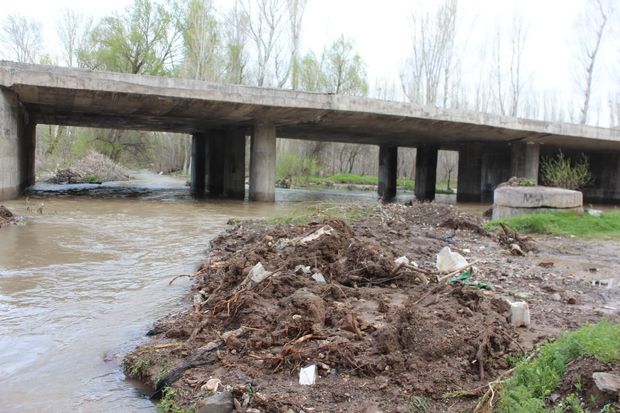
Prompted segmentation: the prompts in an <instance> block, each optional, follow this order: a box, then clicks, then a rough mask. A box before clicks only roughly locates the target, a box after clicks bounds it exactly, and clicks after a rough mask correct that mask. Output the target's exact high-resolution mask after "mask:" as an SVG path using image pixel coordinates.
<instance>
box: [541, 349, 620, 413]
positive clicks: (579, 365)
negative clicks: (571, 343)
mask: <svg viewBox="0 0 620 413" xmlns="http://www.w3.org/2000/svg"><path fill="white" fill-rule="evenodd" d="M595 372H603V373H611V374H615V375H619V374H620V362H617V361H616V362H612V363H603V362H601V361H599V360H597V359H596V358H594V357H580V358H578V359H576V360H574V361H573V362H572V363H571V364H570V365H569V366H568V368H567V369H566V371H565V372H564V376H563V378H562V385H561V387H560V388H559V389H558V391H557V392H555V393H554V394H553V395H552V396H551V398H550V399H551V400H549V404H550V405H557V404H558V403H560V402H561V400H563V399H564V398H565V397H566V396H569V395H571V394H573V395H576V396H577V397H579V400H580V401H581V406H582V407H583V408H585V409H587V410H588V411H592V412H600V411H605V410H603V409H604V408H605V406H609V407H607V408H608V409H609V408H610V407H613V408H614V409H615V410H607V411H618V410H619V409H620V401H619V400H618V395H617V394H610V393H606V392H602V391H600V390H599V389H598V387H597V386H596V384H595V383H594V380H593V379H592V374H593V373H595Z"/></svg>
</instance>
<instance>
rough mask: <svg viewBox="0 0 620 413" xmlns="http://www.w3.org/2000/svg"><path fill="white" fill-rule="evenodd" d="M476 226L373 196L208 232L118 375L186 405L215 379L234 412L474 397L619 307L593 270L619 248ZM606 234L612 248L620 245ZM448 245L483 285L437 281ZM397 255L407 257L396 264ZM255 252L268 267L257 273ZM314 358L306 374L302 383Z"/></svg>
mask: <svg viewBox="0 0 620 413" xmlns="http://www.w3.org/2000/svg"><path fill="white" fill-rule="evenodd" d="M482 224H483V220H482V218H479V217H475V216H472V215H469V214H466V213H462V212H460V211H459V210H458V209H457V208H455V207H453V206H447V205H440V204H432V203H431V204H428V203H422V204H419V203H418V204H413V205H412V206H404V205H388V206H383V207H378V208H376V209H373V210H371V211H369V213H368V216H367V217H365V218H363V219H361V220H359V221H356V222H355V223H353V224H351V225H348V224H346V223H345V222H343V221H340V220H333V219H328V220H325V221H322V222H311V223H308V224H305V225H275V226H269V225H266V224H264V223H260V222H242V223H240V224H238V225H236V226H234V227H233V228H231V229H229V230H228V231H226V232H225V233H223V234H222V235H220V236H219V237H217V238H216V239H214V240H213V241H212V243H211V249H210V252H209V255H208V258H207V260H206V262H205V263H204V264H203V265H202V266H201V267H200V268H199V270H198V271H197V272H196V273H195V274H191V276H193V277H194V278H195V284H194V288H193V292H192V296H191V297H190V298H191V302H190V303H188V305H187V309H186V310H184V311H182V312H180V313H178V314H174V315H171V316H169V317H167V318H165V319H163V320H160V321H159V322H157V323H156V324H155V325H154V327H153V329H152V330H151V331H150V332H149V334H150V335H152V336H154V337H155V340H153V342H152V343H149V344H147V345H144V346H142V347H140V348H138V349H136V350H135V351H134V352H132V353H130V354H129V355H127V357H126V358H125V362H124V368H125V372H126V374H127V375H128V376H129V377H131V378H135V379H138V380H140V381H142V382H144V383H146V384H147V385H149V386H151V387H152V388H153V389H154V394H155V396H157V397H160V396H161V395H162V390H163V389H164V388H166V387H171V388H173V389H175V391H174V396H173V398H174V400H175V402H176V403H177V404H178V405H179V406H186V407H187V406H194V405H196V404H198V405H199V404H200V401H201V400H202V399H204V398H205V397H207V396H209V395H210V394H211V393H210V391H209V390H207V389H206V388H205V387H203V386H204V385H205V384H206V383H207V381H208V380H209V379H212V378H217V379H219V380H220V381H221V384H220V386H219V390H220V391H221V390H223V389H227V390H230V391H232V394H233V397H234V399H235V409H236V411H241V412H244V411H264V412H287V413H288V412H289V411H292V412H300V411H306V412H307V411H315V412H379V411H380V412H418V411H429V412H460V411H464V410H467V409H471V408H472V407H473V406H474V405H475V404H476V399H475V398H471V397H470V398H467V397H459V395H462V394H464V393H468V394H473V395H481V394H482V393H484V391H485V390H486V388H487V387H486V383H487V382H488V381H490V380H492V379H493V378H494V377H497V376H498V375H499V374H501V373H502V372H503V371H505V370H507V369H508V368H510V363H509V360H510V355H514V354H521V353H522V352H523V351H524V350H525V349H528V348H530V347H531V346H533V345H535V344H536V343H539V342H541V341H545V340H550V339H552V338H554V337H556V336H557V335H558V334H559V333H560V332H561V331H562V330H565V329H572V328H576V327H578V326H580V325H582V324H584V323H586V322H595V321H597V320H599V319H601V318H602V317H608V318H611V319H614V318H617V317H618V308H619V307H620V306H619V305H618V303H620V299H619V298H620V292H619V291H618V290H617V289H604V288H601V287H598V286H593V285H592V283H591V282H590V280H589V279H588V277H589V278H591V277H592V276H593V275H595V276H597V277H599V278H609V277H605V275H606V271H608V270H609V271H615V272H616V273H617V270H619V269H620V263H619V262H617V258H616V257H615V255H612V256H613V257H614V258H613V259H609V258H608V259H607V260H606V261H605V262H596V261H593V262H590V261H589V259H588V254H587V251H588V248H590V247H589V246H588V243H589V242H588V241H579V240H575V239H569V240H567V239H542V240H531V239H527V240H523V239H521V238H519V237H518V236H517V235H516V234H510V235H511V236H512V237H513V240H512V241H511V243H513V244H514V242H521V241H524V242H525V241H527V246H526V245H525V244H524V245H523V246H522V248H521V252H523V253H524V254H525V255H523V256H522V255H520V254H515V251H514V248H511V246H510V245H507V244H506V240H505V239H503V238H502V237H501V236H497V235H495V234H489V233H488V232H487V231H485V230H484V229H483V227H482ZM504 236H506V234H504ZM515 236H516V238H517V239H516V240H515V239H514V237H515ZM513 241H514V242H513ZM605 245H607V247H606V248H607V251H608V252H610V253H613V251H614V250H615V251H617V248H618V246H619V245H618V244H617V243H613V242H610V243H606V244H605ZM444 246H450V248H451V249H452V251H454V252H459V253H460V254H462V255H463V256H465V257H466V258H467V260H468V261H469V262H470V263H474V264H473V265H474V267H475V271H474V278H473V279H472V280H475V281H480V282H484V283H487V284H490V285H491V286H492V287H491V288H492V289H491V290H484V289H478V288H476V287H472V286H467V285H461V284H458V283H455V284H451V283H449V282H447V278H446V277H445V276H443V275H441V277H443V278H442V279H441V280H440V281H439V282H437V278H438V277H439V276H440V275H439V274H438V272H437V269H436V267H435V258H436V255H437V253H438V252H439V251H440V250H441V249H442V248H443V247H444ZM526 247H527V248H526ZM535 251H537V252H535ZM573 253H575V256H573V255H571V254H573ZM599 253H600V254H601V256H600V257H599V258H602V256H603V255H605V254H604V253H603V252H602V250H599ZM402 256H406V257H408V259H409V260H410V261H412V262H411V263H410V264H409V265H397V264H396V263H395V260H396V259H397V258H399V257H402ZM567 257H572V258H571V259H567ZM607 257H609V255H607ZM580 260H581V261H580ZM543 262H544V265H539V264H542V263H543ZM258 263H261V264H262V265H263V266H264V268H265V270H266V271H267V273H266V274H260V272H258V275H257V273H256V271H255V270H252V268H253V267H254V266H256V265H257V264H258ZM592 268H597V270H596V271H597V272H596V273H593V272H592V271H591V269H592ZM318 273H320V274H321V275H322V276H323V278H324V280H325V282H320V281H316V280H315V279H316V278H318V279H320V277H319V276H317V274H318ZM611 273H612V272H610V274H611ZM252 275H254V276H255V277H254V280H252V279H250V277H251V276H252ZM313 276H314V277H315V278H313ZM261 278H264V279H262V280H261ZM507 300H509V301H523V300H525V301H527V302H528V303H529V308H530V312H531V318H532V324H531V326H530V327H529V328H515V327H513V326H511V325H510V322H509V321H510V305H509V303H508V301H507ZM310 365H315V366H316V367H317V371H318V377H317V379H316V383H315V384H314V385H311V386H305V385H300V384H299V373H300V369H301V368H304V367H307V366H310ZM167 394H168V395H170V394H172V393H170V392H168V393H167ZM252 409H258V410H252Z"/></svg>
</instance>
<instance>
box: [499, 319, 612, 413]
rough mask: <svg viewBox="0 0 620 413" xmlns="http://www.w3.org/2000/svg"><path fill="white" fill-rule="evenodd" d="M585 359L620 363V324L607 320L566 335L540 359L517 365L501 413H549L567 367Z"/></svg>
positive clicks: (504, 393)
mask: <svg viewBox="0 0 620 413" xmlns="http://www.w3.org/2000/svg"><path fill="white" fill-rule="evenodd" d="M582 356H594V357H596V358H597V359H599V360H600V361H602V362H609V361H612V360H618V359H620V324H614V323H611V322H609V321H606V320H603V321H601V322H599V323H597V324H593V325H590V324H588V325H585V326H583V327H582V328H580V329H579V330H577V331H574V332H571V333H566V334H564V335H562V336H561V337H560V338H558V339H557V340H555V341H553V342H551V343H548V344H545V345H543V346H542V347H541V348H540V354H539V356H538V357H536V358H535V359H532V360H525V361H522V362H520V363H518V364H517V367H516V368H515V372H514V374H513V376H512V377H511V378H510V379H508V380H507V381H506V383H505V385H504V387H503V389H502V391H501V401H500V404H499V406H498V407H499V409H498V411H499V412H500V413H504V412H505V413H543V412H548V410H547V409H546V407H545V400H546V399H547V398H548V397H549V395H550V394H551V393H552V392H553V391H554V390H555V389H557V388H558V386H559V385H560V384H561V382H562V375H563V374H564V371H565V370H566V366H567V364H568V363H570V362H571V361H572V360H574V359H576V358H578V357H582Z"/></svg>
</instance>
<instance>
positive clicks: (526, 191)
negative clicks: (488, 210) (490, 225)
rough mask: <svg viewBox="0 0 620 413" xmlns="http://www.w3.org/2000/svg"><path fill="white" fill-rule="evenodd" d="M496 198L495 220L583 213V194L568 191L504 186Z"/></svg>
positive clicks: (539, 187) (500, 188) (496, 191)
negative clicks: (533, 215)
mask: <svg viewBox="0 0 620 413" xmlns="http://www.w3.org/2000/svg"><path fill="white" fill-rule="evenodd" d="M494 198H495V202H494V203H493V219H502V218H508V217H513V216H518V215H525V214H533V213H543V212H559V211H573V212H583V195H582V193H581V192H579V191H571V190H568V189H561V188H550V187H544V186H504V187H499V188H497V189H496V190H495V195H494Z"/></svg>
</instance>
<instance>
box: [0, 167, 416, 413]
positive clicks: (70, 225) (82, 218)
mask: <svg viewBox="0 0 620 413" xmlns="http://www.w3.org/2000/svg"><path fill="white" fill-rule="evenodd" d="M276 196H277V200H278V202H276V203H275V204H261V203H248V202H243V201H223V200H201V201H196V200H193V199H191V197H190V196H189V194H188V188H187V187H186V186H185V182H184V180H182V179H180V178H174V177H167V176H156V175H153V174H149V173H146V172H143V173H139V174H137V175H136V180H134V181H131V182H113V183H107V184H104V185H78V184H76V185H51V184H45V183H38V184H37V185H36V187H35V190H34V191H33V192H32V193H31V194H30V196H29V198H28V199H26V198H24V199H20V200H15V201H9V202H5V203H4V205H5V206H6V207H7V208H9V209H10V210H11V211H13V212H14V213H15V214H17V215H20V216H23V217H24V219H23V221H22V222H21V223H20V224H19V225H14V226H9V227H6V228H3V229H2V230H1V231H0V400H1V401H2V411H3V412H10V413H13V412H15V413H16V412H40V411H46V412H67V411H80V412H100V411H155V407H154V405H153V403H152V402H151V401H150V400H148V399H147V398H146V397H144V396H142V395H140V393H139V391H138V390H137V389H136V387H135V386H133V385H132V383H129V382H127V381H126V380H125V378H124V375H123V374H122V371H121V369H120V368H119V360H120V358H121V355H123V354H125V353H126V352H127V351H129V350H131V349H132V348H134V347H135V346H136V345H137V344H139V343H140V342H142V341H144V340H145V337H144V334H145V332H146V331H147V330H148V329H149V328H150V326H151V324H152V323H153V322H154V321H155V320H157V319H158V318H161V317H162V316H164V315H166V314H168V313H170V312H174V311H176V310H178V309H179V303H180V301H179V297H181V296H183V294H184V293H185V292H186V291H187V289H188V287H189V285H190V281H188V280H187V279H180V280H178V281H176V282H175V283H174V284H173V285H172V286H168V281H169V280H170V279H171V278H172V277H173V276H174V275H177V274H184V273H191V272H193V271H194V270H195V269H196V266H197V265H198V264H199V261H200V259H201V258H202V257H203V256H204V255H203V251H205V249H206V248H208V245H209V241H210V240H211V239H212V238H213V237H214V236H216V235H217V234H218V233H219V232H221V231H222V230H223V229H225V228H226V226H227V225H226V222H227V221H228V220H229V219H230V218H232V217H236V218H258V217H267V216H271V215H274V214H277V213H282V212H286V211H287V210H289V209H291V208H294V207H296V206H298V205H299V203H304V202H315V201H357V202H375V200H376V195H375V194H374V192H347V191H345V192H339V191H329V190H325V191H309V190H278V191H277V195H276ZM405 196H406V195H405Z"/></svg>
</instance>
